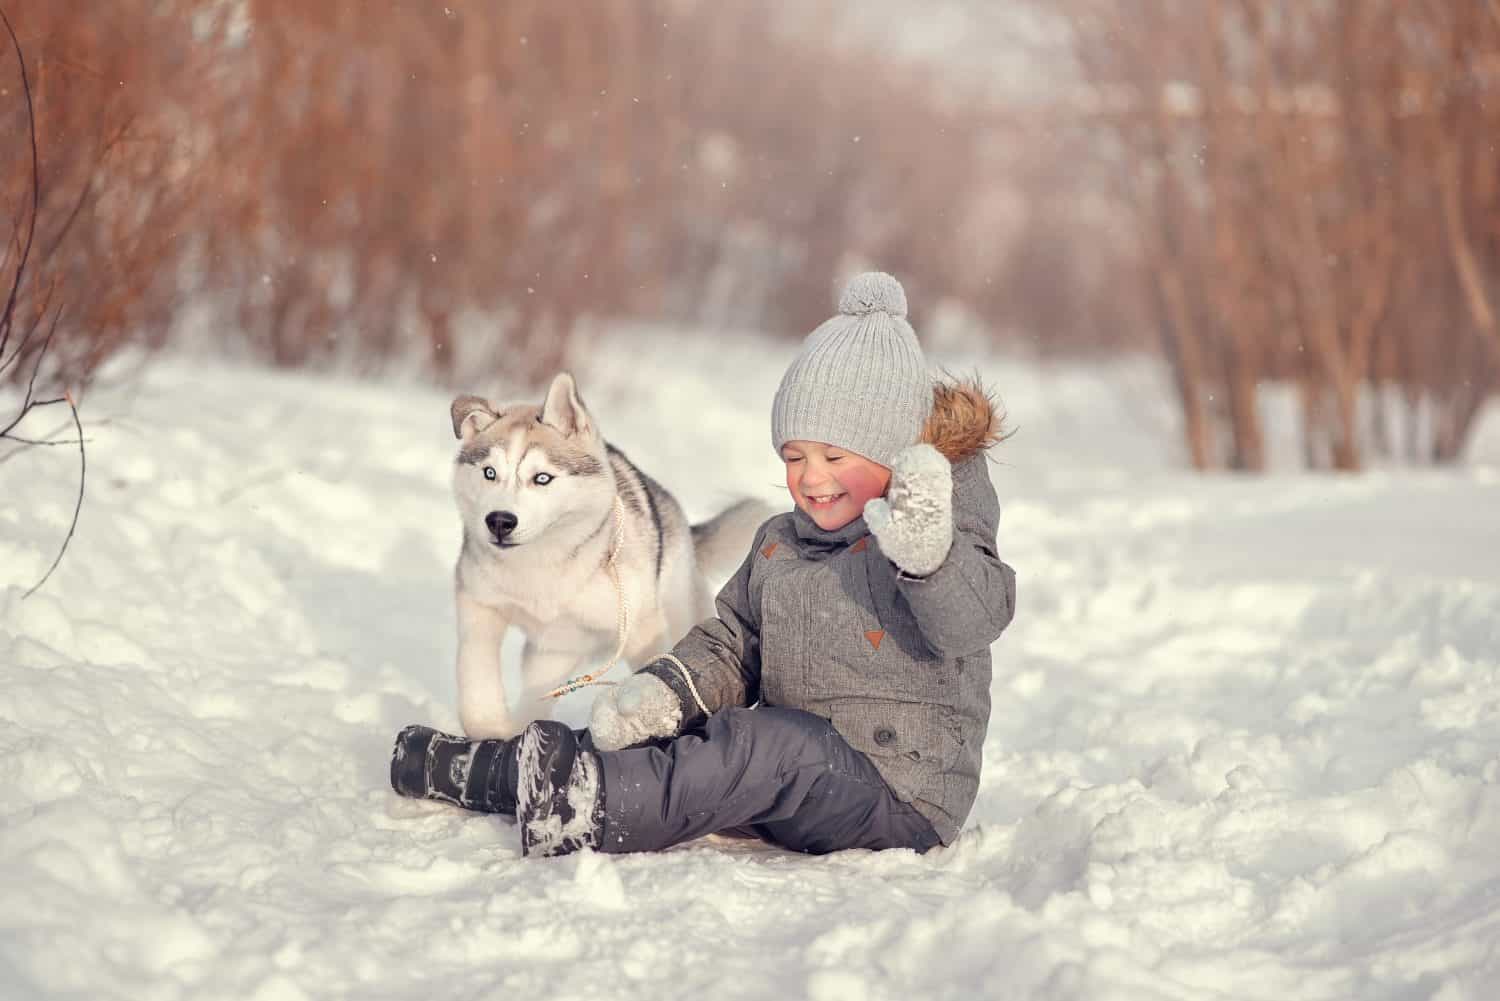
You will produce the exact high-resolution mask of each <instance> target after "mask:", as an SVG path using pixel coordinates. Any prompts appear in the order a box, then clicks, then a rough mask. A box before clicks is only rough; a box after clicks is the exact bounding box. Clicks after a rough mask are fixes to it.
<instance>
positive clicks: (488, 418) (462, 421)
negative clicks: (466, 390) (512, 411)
mask: <svg viewBox="0 0 1500 1001" xmlns="http://www.w3.org/2000/svg"><path fill="white" fill-rule="evenodd" d="M448 413H449V415H450V416H451V417H452V418H453V437H455V438H472V437H474V436H475V435H476V434H478V433H479V432H481V431H483V430H484V429H485V428H487V427H489V426H490V425H491V424H493V423H495V421H496V420H498V419H499V417H500V415H499V414H497V413H495V408H494V407H492V406H490V404H489V401H488V400H484V399H482V398H480V397H478V396H460V397H458V398H457V399H455V400H454V401H453V406H451V407H449V408H448Z"/></svg>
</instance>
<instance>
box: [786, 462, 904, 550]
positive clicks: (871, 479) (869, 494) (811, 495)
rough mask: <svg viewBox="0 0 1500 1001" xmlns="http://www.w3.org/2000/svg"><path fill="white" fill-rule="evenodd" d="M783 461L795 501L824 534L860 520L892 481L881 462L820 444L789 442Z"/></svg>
mask: <svg viewBox="0 0 1500 1001" xmlns="http://www.w3.org/2000/svg"><path fill="white" fill-rule="evenodd" d="M781 461H782V462H784V463H786V488H787V489H788V490H790V491H791V494H792V500H793V501H795V502H796V504H797V506H798V507H799V508H801V509H802V510H803V511H804V512H806V514H807V516H808V517H809V518H811V519H812V520H813V521H814V522H816V523H817V525H818V527H819V528H821V529H823V531H825V532H832V531H836V530H838V529H840V528H843V527H844V526H845V525H847V524H849V523H850V522H851V521H853V520H854V519H856V518H858V517H861V516H862V515H863V514H864V513H865V501H867V500H870V499H871V498H873V497H880V496H883V495H884V494H885V488H886V487H887V486H888V485H889V484H890V482H891V471H890V470H889V469H888V468H886V467H885V466H882V465H881V464H880V463H878V462H875V461H874V460H872V459H866V458H865V457H864V456H862V455H860V454H858V453H857V452H851V451H849V450H848V449H847V448H835V447H834V446H833V445H825V444H824V443H822V442H820V441H801V440H795V441H789V442H787V443H786V444H784V445H782V446H781Z"/></svg>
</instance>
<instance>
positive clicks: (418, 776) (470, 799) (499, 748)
mask: <svg viewBox="0 0 1500 1001" xmlns="http://www.w3.org/2000/svg"><path fill="white" fill-rule="evenodd" d="M515 761H516V741H515V740H466V739H465V738H463V737H455V736H453V735H452V734H447V733H442V732H440V731H438V730H434V729H433V728H432V727H430V726H416V725H413V726H409V727H407V728H406V729H404V730H402V731H401V732H400V733H399V734H397V735H396V746H395V747H394V748H393V749H392V751H391V788H392V789H395V790H396V791H397V792H398V793H400V794H401V795H403V796H410V797H412V798H413V799H436V800H441V801H442V802H444V803H452V804H453V805H454V806H461V807H463V808H464V809H466V810H478V811H480V812H482V813H514V812H515V811H516V766H515Z"/></svg>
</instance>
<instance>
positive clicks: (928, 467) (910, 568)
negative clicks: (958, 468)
mask: <svg viewBox="0 0 1500 1001" xmlns="http://www.w3.org/2000/svg"><path fill="white" fill-rule="evenodd" d="M865 524H866V525H868V526H870V531H872V532H874V533H875V538H876V540H877V541H878V542H879V543H880V549H881V552H883V553H885V555H886V556H887V557H888V558H889V559H890V561H891V562H892V563H894V564H896V566H898V567H900V568H901V569H902V570H903V571H904V572H906V573H907V574H909V575H911V576H913V577H926V576H927V575H928V574H930V573H932V572H933V571H935V570H937V568H938V567H940V566H942V565H943V560H945V559H947V558H948V550H949V548H950V547H951V546H952V545H953V467H952V466H951V465H950V464H949V462H948V460H947V459H945V458H944V457H943V453H941V452H939V451H938V450H937V449H935V448H933V447H932V446H931V445H926V444H922V445H912V446H910V447H909V448H905V449H902V450H901V452H900V453H899V454H898V455H897V456H896V460H895V462H893V463H891V485H890V487H889V488H888V489H887V490H886V494H885V497H883V498H882V497H876V498H874V499H873V500H870V501H867V502H865Z"/></svg>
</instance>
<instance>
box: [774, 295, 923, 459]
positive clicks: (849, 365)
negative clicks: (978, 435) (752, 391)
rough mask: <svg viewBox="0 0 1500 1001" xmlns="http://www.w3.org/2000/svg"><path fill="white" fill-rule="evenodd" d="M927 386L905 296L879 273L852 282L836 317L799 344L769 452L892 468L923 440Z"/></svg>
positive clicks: (784, 381)
mask: <svg viewBox="0 0 1500 1001" xmlns="http://www.w3.org/2000/svg"><path fill="white" fill-rule="evenodd" d="M931 409H932V381H931V379H930V378H929V377H928V374H927V361H926V359H924V358H923V357H922V348H921V347H920V346H919V345H918V344H917V335H916V333H914V332H913V331H912V329H911V324H909V323H907V322H906V292H905V291H903V290H902V288H901V283H900V282H898V281H896V279H894V278H892V277H891V276H890V275H888V274H885V273H884V272H882V271H868V272H866V273H864V274H862V275H857V276H856V277H855V278H854V280H853V281H851V282H849V285H848V287H847V288H845V289H844V294H843V296H841V297H840V298H839V312H838V315H837V316H835V317H834V318H833V319H831V320H828V321H827V322H826V323H824V324H822V325H821V326H820V327H818V329H817V330H814V331H813V332H812V333H811V334H809V335H808V336H807V340H806V341H804V342H803V343H802V350H801V352H800V353H799V354H798V355H797V358H796V360H794V361H793V362H792V364H791V367H790V368H788V369H787V370H786V374H785V375H783V376H782V377H781V386H780V388H779V389H777V390H776V400H775V402H774V403H772V404H771V445H772V447H774V448H775V449H776V451H777V452H778V453H779V452H780V451H781V446H782V445H784V444H785V443H786V442H788V441H793V440H802V441H821V442H826V443H827V444H829V445H835V446H837V447H839V448H847V449H849V450H850V451H851V452H858V453H859V454H860V455H863V456H865V457H866V458H868V459H874V460H875V461H876V462H878V463H880V464H881V465H882V466H889V465H890V464H891V463H892V461H894V460H895V458H896V453H898V452H900V451H901V450H902V449H903V448H905V447H906V446H908V445H912V444H915V443H916V441H917V440H918V439H919V438H920V437H921V435H922V426H923V425H924V424H925V423H926V422H927V415H928V413H929V411H931Z"/></svg>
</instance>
